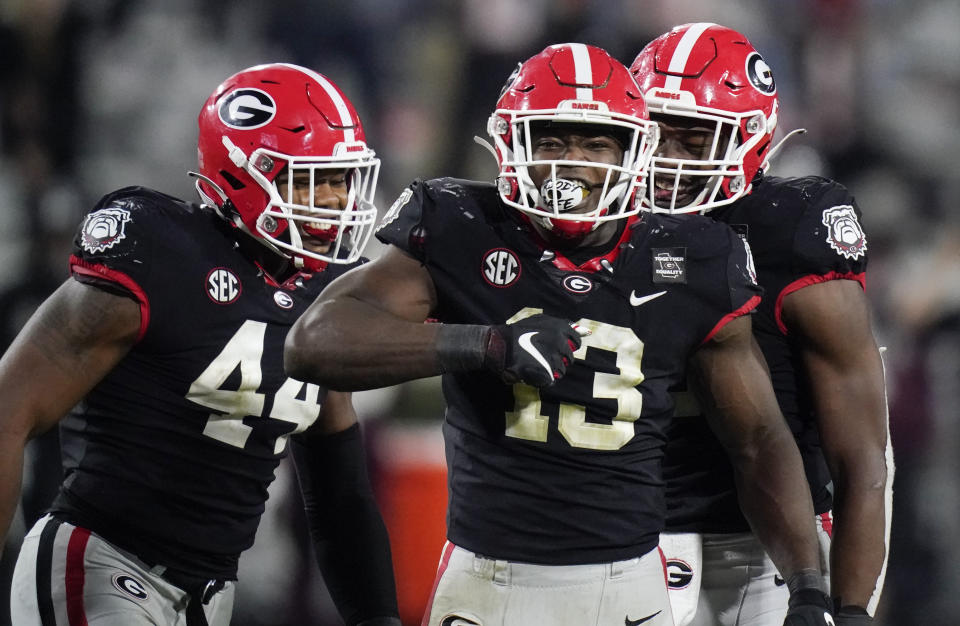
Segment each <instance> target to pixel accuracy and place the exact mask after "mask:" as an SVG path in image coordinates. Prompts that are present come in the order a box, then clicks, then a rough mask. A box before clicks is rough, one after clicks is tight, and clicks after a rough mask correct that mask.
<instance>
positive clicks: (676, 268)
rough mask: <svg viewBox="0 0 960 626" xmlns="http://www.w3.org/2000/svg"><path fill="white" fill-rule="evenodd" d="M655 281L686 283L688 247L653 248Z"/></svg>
mask: <svg viewBox="0 0 960 626" xmlns="http://www.w3.org/2000/svg"><path fill="white" fill-rule="evenodd" d="M651 256H652V261H653V282H655V283H686V282H687V267H686V266H687V249H686V248H651Z"/></svg>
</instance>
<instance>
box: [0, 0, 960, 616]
mask: <svg viewBox="0 0 960 626" xmlns="http://www.w3.org/2000/svg"><path fill="white" fill-rule="evenodd" d="M692 21H714V22H718V23H721V24H724V25H726V26H730V27H732V28H735V29H737V30H740V31H741V32H743V33H744V34H746V35H747V36H748V37H749V38H750V39H751V41H752V42H753V43H754V45H755V46H756V47H757V48H758V49H759V50H760V51H761V53H762V54H763V56H764V57H765V59H766V61H767V63H768V64H769V65H770V66H771V67H772V68H773V70H774V73H775V76H776V79H777V86H778V90H779V96H780V99H781V106H782V109H781V121H780V126H779V128H780V132H779V133H778V137H782V136H783V134H784V131H788V130H790V129H793V128H797V127H804V128H806V129H808V131H809V132H807V133H806V134H804V135H802V136H799V137H797V138H794V139H791V140H790V142H788V143H787V144H786V146H785V148H784V149H783V151H782V152H781V154H780V156H779V157H778V159H777V161H776V162H775V164H774V167H773V173H775V174H778V175H787V176H789V175H801V174H821V175H824V176H829V177H832V178H835V179H837V180H839V181H841V182H842V183H844V184H845V185H847V186H848V187H849V188H850V189H851V190H852V191H853V192H854V194H855V195H856V197H857V200H858V202H859V204H860V206H861V208H862V209H863V212H864V224H865V227H866V230H867V234H868V241H869V253H870V258H871V261H870V273H869V280H868V295H869V297H870V299H871V302H872V304H873V307H874V320H875V332H876V334H877V335H878V337H877V338H878V341H879V342H880V343H881V345H884V346H887V347H888V351H887V352H886V364H887V382H888V391H889V399H890V413H891V416H890V417H891V432H892V437H893V442H894V449H895V454H896V462H897V473H896V482H895V485H894V489H895V508H894V518H893V536H892V547H891V556H890V563H889V570H888V574H887V584H886V591H885V594H884V597H883V601H882V603H881V608H880V611H879V615H878V620H877V623H878V624H879V625H880V626H913V625H915V624H919V623H921V622H922V623H923V624H927V625H931V626H939V625H944V626H946V625H954V624H956V623H957V617H956V616H957V615H958V614H960V593H957V591H958V590H960V568H958V567H957V566H956V563H957V562H958V561H960V554H958V553H960V541H958V538H960V420H958V419H957V417H958V415H957V412H958V409H957V407H958V406H960V211H956V209H955V204H956V202H957V198H958V197H960V166H958V165H957V161H956V158H957V157H956V154H957V147H958V146H960V34H958V33H960V2H958V1H957V0H913V1H912V2H909V3H907V2H897V1H895V0H766V1H761V0H735V1H734V0H645V1H641V0H632V1H629V0H553V1H551V2H548V1H546V0H463V1H461V2H457V1H454V0H319V1H318V0H272V1H271V2H259V1H255V0H207V1H200V0H197V1H191V0H163V1H160V0H156V1H150V0H82V1H81V0H73V1H71V0H0V342H2V344H0V345H2V347H6V345H7V344H8V343H9V341H10V340H11V339H12V338H13V336H14V335H15V334H16V333H17V332H18V330H19V329H20V327H21V326H22V325H23V323H24V322H25V321H26V319H27V317H28V316H29V315H30V314H31V313H32V312H33V310H34V309H35V308H36V307H37V305H38V304H39V302H40V301H41V300H42V299H43V298H44V297H45V296H46V295H47V294H49V293H50V292H51V291H52V290H53V289H54V288H55V287H56V286H57V285H58V284H59V283H60V282H62V281H63V280H64V279H65V278H66V277H67V275H68V273H67V255H68V254H69V250H70V241H71V239H72V236H73V233H74V230H75V228H76V226H77V225H78V223H79V221H80V219H81V217H82V215H83V214H84V213H85V212H86V211H87V210H88V209H89V208H90V207H92V206H93V204H94V203H95V202H96V201H97V199H98V198H100V197H101V196H102V195H104V194H106V193H107V192H109V191H111V190H113V189H116V188H119V187H123V186H127V185H144V186H148V187H153V188H155V189H159V190H162V191H164V192H166V193H169V194H172V195H176V196H179V197H181V198H189V199H193V198H194V192H193V187H192V182H191V180H190V179H188V178H187V176H186V171H187V170H189V169H194V168H195V161H196V116H197V113H198V112H199V110H200V106H201V104H202V103H203V101H204V100H205V99H206V97H207V96H208V95H209V93H210V92H211V91H212V90H213V88H214V87H215V86H216V85H217V84H219V83H220V82H221V81H222V80H223V79H224V78H226V77H227V76H229V75H230V74H232V73H234V72H236V71H238V70H241V69H243V68H245V67H247V66H250V65H254V64H257V63H262V62H272V61H287V62H293V63H298V64H301V65H305V66H309V67H311V68H313V69H316V70H317V71H319V72H321V73H323V74H325V75H327V76H328V77H330V78H331V79H333V80H334V82H336V83H337V84H338V85H339V86H340V87H341V88H342V89H343V90H344V91H345V92H346V93H347V94H348V96H349V97H350V99H351V100H352V101H353V103H354V104H355V106H356V108H357V109H358V111H359V112H360V115H361V118H362V119H363V120H364V125H365V127H366V131H367V138H368V141H369V143H370V144H371V145H372V146H373V147H374V149H375V150H376V151H377V152H378V154H379V155H380V157H381V158H382V159H383V168H382V170H381V182H380V186H379V193H378V206H379V207H380V208H381V209H386V208H388V207H389V206H390V204H391V203H392V201H393V199H394V198H395V197H396V196H397V195H398V194H399V192H400V191H401V190H402V189H403V187H404V186H405V185H406V184H408V183H409V182H410V181H411V180H413V179H414V178H416V177H424V178H429V177H434V176H440V175H450V176H457V177H463V178H476V179H484V180H492V179H493V178H494V176H495V175H496V167H495V163H494V161H493V158H492V157H491V156H490V155H489V154H488V153H487V152H486V151H485V150H484V149H482V148H481V147H479V146H477V145H476V144H475V143H474V142H473V136H474V135H481V136H485V121H486V117H487V116H488V115H489V113H490V112H491V111H492V109H493V107H494V103H495V101H496V98H497V95H498V93H499V90H500V87H501V85H502V84H503V82H504V81H505V79H506V78H507V76H508V75H509V74H510V72H511V71H512V69H513V68H514V66H515V65H516V64H517V62H518V61H521V60H524V59H526V58H528V57H529V56H531V55H533V54H535V53H537V52H539V51H540V50H541V49H542V48H543V47H545V46H546V45H547V44H549V43H559V42H565V41H579V42H584V43H591V44H595V45H599V46H601V47H604V48H606V49H607V50H608V51H610V53H611V54H613V55H614V56H616V57H618V58H619V59H620V60H622V61H623V62H624V63H626V64H627V65H629V64H630V62H631V61H632V60H633V58H634V56H635V55H636V54H637V52H639V51H640V49H641V48H642V47H643V46H644V45H645V44H646V43H647V42H648V41H650V40H651V39H652V38H654V37H655V36H657V35H659V34H660V33H661V32H664V31H666V30H668V29H669V28H670V27H672V26H674V25H676V24H680V23H684V22H692ZM377 254H378V244H376V243H374V244H371V247H370V248H369V249H368V256H376V255H377ZM357 408H358V411H359V412H360V415H361V419H362V421H363V424H364V432H365V435H366V437H367V445H368V452H369V455H370V463H371V466H372V471H373V475H374V477H375V481H376V488H377V494H378V498H379V501H380V503H381V507H382V508H383V512H384V516H385V517H386V519H387V522H388V525H389V527H390V532H391V539H392V544H393V550H394V557H395V558H394V560H395V567H396V569H397V575H398V585H399V593H400V602H401V611H402V613H403V619H404V623H405V624H417V623H419V618H420V615H421V613H422V610H423V607H424V605H425V602H426V599H427V596H428V594H429V592H430V585H431V583H432V580H433V575H434V572H435V569H436V563H437V559H438V557H439V554H440V549H441V547H442V543H443V532H444V519H443V516H444V510H445V504H446V503H445V497H446V493H445V485H444V477H445V470H444V465H443V452H442V440H441V437H440V433H439V424H440V420H441V418H442V410H443V404H442V399H441V398H440V397H439V386H438V384H437V381H436V379H431V380H426V381H419V382H417V383H411V384H408V385H402V386H398V387H395V388H390V389H385V390H380V391H377V392H369V393H363V394H358V397H357ZM27 465H28V467H27V472H26V475H25V478H24V490H23V496H24V497H23V502H22V506H21V510H20V514H19V515H18V518H17V520H16V522H15V524H14V528H13V529H12V531H11V534H10V538H9V541H8V545H7V547H6V554H5V557H4V560H3V563H2V565H0V580H2V584H0V589H2V590H3V592H2V594H0V624H2V623H3V620H4V618H5V616H6V614H7V610H6V609H7V605H6V603H7V601H8V598H7V597H6V593H7V591H6V590H7V589H8V588H9V582H8V581H9V572H10V569H12V561H13V559H14V558H15V556H16V552H17V547H18V545H19V541H20V538H21V537H22V534H23V533H24V532H25V529H26V528H28V527H29V526H30V525H31V524H32V522H33V521H34V520H35V519H36V517H37V516H39V515H40V512H41V511H42V509H43V507H44V506H45V504H46V503H47V502H48V501H49V499H50V498H51V497H52V490H54V489H55V488H56V484H57V481H58V480H59V463H58V461H57V449H56V440H55V438H53V437H50V436H48V437H44V438H42V439H39V440H37V441H35V442H33V443H32V444H31V445H30V448H29V456H28V461H27ZM294 482H295V481H292V479H291V473H290V470H289V468H288V466H287V465H286V464H284V465H282V466H281V468H280V471H279V472H278V479H277V481H275V483H274V485H273V486H272V489H271V491H272V497H271V500H270V502H269V505H268V509H267V513H266V515H265V516H264V520H263V523H262V525H261V529H260V532H259V534H258V539H257V544H256V545H255V546H254V548H253V549H252V550H251V551H249V552H248V553H247V554H246V555H245V556H244V557H243V559H242V560H241V571H240V584H239V589H238V595H237V598H238V600H237V607H236V611H235V619H234V621H233V623H234V624H236V625H237V626H260V625H273V626H282V625H294V624H307V623H312V624H321V625H326V624H330V625H336V624H339V623H340V622H339V620H338V618H337V617H336V614H335V612H334V611H333V609H332V607H331V605H330V602H329V599H328V597H326V596H325V595H324V593H323V592H318V591H317V589H318V588H319V589H322V581H320V580H319V577H318V575H317V573H316V567H315V565H314V564H313V560H312V555H311V553H310V549H309V547H308V544H307V543H306V531H305V527H304V521H303V517H302V513H300V504H299V501H298V496H297V493H296V488H295V486H294ZM921 616H922V617H921Z"/></svg>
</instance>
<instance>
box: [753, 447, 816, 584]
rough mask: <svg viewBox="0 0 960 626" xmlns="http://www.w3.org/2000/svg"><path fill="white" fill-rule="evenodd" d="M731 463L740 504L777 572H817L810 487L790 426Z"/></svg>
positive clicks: (784, 573)
mask: <svg viewBox="0 0 960 626" xmlns="http://www.w3.org/2000/svg"><path fill="white" fill-rule="evenodd" d="M735 467H736V470H737V472H736V475H737V491H738V495H739V498H740V506H741V509H742V510H743V513H744V515H745V516H746V518H747V520H748V521H749V522H750V526H751V528H752V529H753V531H754V533H755V534H756V535H757V537H758V538H759V539H760V541H761V543H763V545H764V547H765V548H766V550H767V553H768V554H769V555H770V558H771V559H772V560H773V562H774V564H775V565H776V566H777V569H778V570H779V571H780V572H781V574H783V576H784V577H789V576H790V575H791V574H793V573H794V572H797V571H800V570H805V569H813V570H817V571H819V570H820V569H821V567H820V556H819V543H818V540H817V534H816V526H815V522H814V511H813V503H812V501H811V499H810V488H809V486H808V485H807V481H806V478H805V475H804V473H803V464H802V462H801V459H800V454H799V452H798V451H797V448H796V445H795V444H794V442H793V439H792V437H791V436H790V434H789V431H787V430H786V429H785V428H784V429H783V432H780V429H777V432H776V433H771V434H769V435H767V436H766V437H765V438H764V440H763V441H762V442H758V444H757V445H756V446H755V447H754V448H753V450H752V452H751V453H749V454H746V455H742V456H740V457H739V460H736V459H735Z"/></svg>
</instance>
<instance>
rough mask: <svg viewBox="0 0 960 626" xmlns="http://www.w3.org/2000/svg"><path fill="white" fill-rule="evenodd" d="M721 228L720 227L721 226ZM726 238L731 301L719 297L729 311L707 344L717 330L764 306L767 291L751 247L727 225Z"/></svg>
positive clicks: (720, 320)
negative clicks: (762, 298)
mask: <svg viewBox="0 0 960 626" xmlns="http://www.w3.org/2000/svg"><path fill="white" fill-rule="evenodd" d="M717 225H718V226H719V225H720V224H719V223H717ZM723 231H724V233H723V235H724V237H725V238H726V240H727V242H728V247H727V249H728V250H729V253H728V254H727V255H726V263H725V269H726V273H725V278H726V280H725V281H724V282H723V283H721V284H725V285H726V288H727V294H728V298H727V299H726V301H724V298H723V296H722V295H720V294H717V302H718V305H719V307H720V310H721V311H724V310H725V311H726V313H725V314H723V315H722V316H721V317H720V319H719V320H718V321H717V323H716V324H715V325H714V326H713V328H712V329H711V330H710V332H709V333H707V336H706V337H705V338H704V342H706V341H709V340H710V338H711V337H713V336H714V335H715V334H716V333H717V331H719V330H720V329H721V328H723V327H724V326H725V325H726V324H727V323H729V322H730V321H731V320H733V319H735V318H737V317H740V316H741V315H747V314H748V313H750V312H751V311H753V310H754V309H755V308H757V305H759V304H760V299H761V296H762V295H763V289H762V288H761V287H760V285H758V284H757V271H756V269H755V268H754V264H753V254H752V253H751V252H750V244H748V243H747V241H746V239H744V238H742V237H740V236H739V235H738V234H736V233H735V232H733V230H731V229H730V228H728V227H726V226H725V225H724V228H723Z"/></svg>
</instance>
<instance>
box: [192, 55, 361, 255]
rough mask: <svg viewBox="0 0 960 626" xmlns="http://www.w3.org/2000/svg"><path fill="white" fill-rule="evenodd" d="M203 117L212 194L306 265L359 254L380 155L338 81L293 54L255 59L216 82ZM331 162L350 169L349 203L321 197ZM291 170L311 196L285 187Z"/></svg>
mask: <svg viewBox="0 0 960 626" xmlns="http://www.w3.org/2000/svg"><path fill="white" fill-rule="evenodd" d="M198 123H199V126H200V135H199V141H198V143H197V153H198V159H199V165H200V172H199V174H196V176H197V191H198V193H199V194H200V197H201V199H202V200H203V201H204V202H205V203H207V204H210V205H212V206H215V207H216V208H217V209H218V211H219V212H220V214H221V215H222V216H223V217H225V218H226V219H228V220H230V221H232V222H233V223H234V224H236V225H237V226H238V227H240V228H242V229H244V230H247V231H248V232H250V233H251V234H253V235H254V236H256V237H259V238H260V239H261V240H263V241H264V242H265V243H267V244H268V245H270V246H271V247H272V248H273V249H274V250H276V251H277V252H279V253H280V254H284V255H285V256H287V257H290V258H292V259H293V261H294V263H295V265H296V267H298V268H304V269H307V270H310V271H317V270H319V269H322V268H323V266H324V264H325V263H328V262H329V263H350V262H353V261H355V260H356V259H357V258H358V257H359V256H360V254H361V252H362V251H363V248H364V247H365V246H366V244H367V241H368V240H369V238H370V235H371V234H372V233H373V230H374V227H375V225H376V220H377V209H376V207H375V206H374V204H373V199H374V192H375V191H376V185H377V176H378V174H379V171H380V161H379V160H378V159H377V158H376V157H375V154H374V152H373V150H371V149H370V148H368V147H367V144H366V142H365V137H364V133H363V127H362V126H361V124H360V118H359V117H358V116H357V112H356V110H354V108H353V105H352V104H351V103H350V101H349V100H347V97H346V96H345V95H344V94H343V92H342V91H340V89H339V88H338V87H337V86H336V85H334V84H333V82H331V81H330V80H329V79H328V78H326V77H324V76H322V75H320V74H318V73H316V72H314V71H312V70H309V69H307V68H303V67H299V66H296V65H289V64H286V63H273V64H269V65H258V66H255V67H251V68H248V69H246V70H243V71H241V72H238V73H237V74H234V75H233V76H231V77H230V78H228V79H227V80H225V81H224V82H223V83H222V84H221V85H220V86H219V87H217V89H216V90H215V91H214V92H213V94H212V95H211V96H210V97H209V98H208V99H207V102H206V104H204V106H203V109H202V110H201V111H200V117H199V120H198ZM331 169H339V170H345V172H346V179H347V202H346V207H345V208H343V209H342V210H341V208H340V207H339V206H336V207H330V206H318V205H317V204H316V201H315V197H314V196H315V192H314V191H313V187H314V185H313V181H314V177H315V176H318V175H322V174H323V172H322V171H320V172H318V170H331ZM284 170H286V171H287V173H288V177H287V178H288V180H291V181H292V180H293V178H294V175H295V174H297V173H298V172H306V173H308V174H309V181H310V188H311V192H310V194H309V198H310V199H309V203H308V204H303V203H296V202H294V199H295V198H294V196H295V194H294V188H293V185H292V184H288V185H285V186H284V187H283V189H278V187H277V184H276V182H275V181H276V178H277V176H278V175H279V174H280V173H281V172H283V171H284ZM301 176H303V174H301ZM298 225H299V228H298ZM301 230H303V232H306V233H308V234H309V236H310V238H311V239H315V240H320V241H329V242H330V246H329V250H328V251H326V252H322V253H321V252H316V251H314V250H310V249H308V248H307V246H306V245H305V244H304V240H303V237H304V236H303V233H302V232H301Z"/></svg>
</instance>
